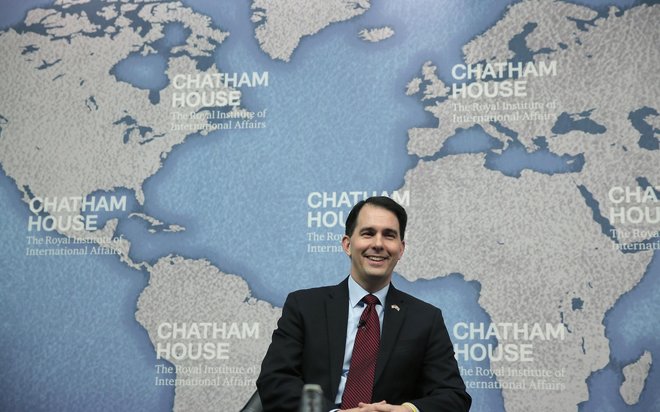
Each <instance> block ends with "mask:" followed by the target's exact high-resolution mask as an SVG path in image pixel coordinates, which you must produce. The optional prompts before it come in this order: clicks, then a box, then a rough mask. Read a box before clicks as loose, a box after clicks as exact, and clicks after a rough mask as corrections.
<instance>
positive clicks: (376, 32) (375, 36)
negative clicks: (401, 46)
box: [359, 26, 394, 43]
mask: <svg viewBox="0 0 660 412" xmlns="http://www.w3.org/2000/svg"><path fill="white" fill-rule="evenodd" d="M359 36H360V38H361V39H362V40H364V41H368V42H370V43H378V42H380V41H383V40H385V39H389V38H390V37H392V36H394V30H392V28H391V27H389V26H384V27H376V28H373V29H362V30H360V33H359Z"/></svg>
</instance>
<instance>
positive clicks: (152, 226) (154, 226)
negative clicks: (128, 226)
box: [128, 213, 186, 233]
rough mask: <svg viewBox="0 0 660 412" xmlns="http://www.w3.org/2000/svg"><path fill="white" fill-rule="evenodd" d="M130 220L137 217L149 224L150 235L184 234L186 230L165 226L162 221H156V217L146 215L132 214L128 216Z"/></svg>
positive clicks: (174, 226) (177, 226)
mask: <svg viewBox="0 0 660 412" xmlns="http://www.w3.org/2000/svg"><path fill="white" fill-rule="evenodd" d="M128 217H129V218H131V217H137V218H139V219H142V220H144V221H145V222H147V223H149V229H147V230H148V231H149V233H157V232H182V231H184V230H186V228H185V227H183V226H180V225H165V223H163V222H162V221H160V220H158V219H156V218H155V217H152V216H149V215H147V214H144V213H131V214H130V215H128Z"/></svg>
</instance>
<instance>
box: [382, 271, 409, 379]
mask: <svg viewBox="0 0 660 412" xmlns="http://www.w3.org/2000/svg"><path fill="white" fill-rule="evenodd" d="M406 309H407V308H406V305H405V301H404V298H403V295H402V294H401V293H400V292H399V291H398V290H397V289H395V288H394V285H392V284H390V290H389V291H388V292H387V297H386V298H385V307H384V308H383V310H384V311H385V315H384V318H383V332H382V334H381V337H380V351H379V353H378V361H377V362H376V374H375V376H374V383H376V382H378V378H379V377H380V375H381V374H382V373H383V371H384V370H385V365H386V364H387V362H388V361H389V359H390V356H391V354H392V350H394V346H395V345H396V341H397V340H398V339H399V331H400V330H401V326H402V325H403V321H404V320H405V318H406Z"/></svg>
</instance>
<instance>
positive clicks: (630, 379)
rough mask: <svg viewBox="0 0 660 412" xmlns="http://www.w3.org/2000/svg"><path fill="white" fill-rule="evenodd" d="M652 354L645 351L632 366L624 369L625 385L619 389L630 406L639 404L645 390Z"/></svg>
mask: <svg viewBox="0 0 660 412" xmlns="http://www.w3.org/2000/svg"><path fill="white" fill-rule="evenodd" d="M651 363H652V356H651V352H649V351H644V353H643V354H642V356H640V358H639V359H637V360H636V361H635V362H633V363H631V364H630V365H626V366H625V367H624V368H623V377H624V380H623V383H622V384H621V388H619V393H620V394H621V397H622V398H623V401H624V402H625V403H626V404H628V405H635V404H636V403H637V402H639V397H640V395H641V394H642V391H643V390H644V385H645V383H646V378H648V376H649V370H650V369H651Z"/></svg>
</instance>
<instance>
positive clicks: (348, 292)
mask: <svg viewBox="0 0 660 412" xmlns="http://www.w3.org/2000/svg"><path fill="white" fill-rule="evenodd" d="M406 223H407V215H406V211H405V210H404V209H403V207H402V206H400V205H399V204H398V203H396V202H395V201H393V200H392V199H390V198H387V197H371V198H369V199H366V200H363V201H361V202H359V203H357V204H356V205H355V206H354V207H353V209H352V210H351V212H350V213H349V215H348V218H347V219H346V233H345V235H344V237H343V238H342V247H343V249H344V251H345V252H346V254H347V255H348V257H349V258H350V261H351V270H350V276H348V277H347V278H346V279H345V280H344V281H342V282H341V283H340V284H338V285H336V286H326V287H321V288H315V289H307V290H300V291H296V292H293V293H291V294H290V295H289V296H288V297H287V299H286V302H285V303H284V308H283V309H282V317H281V318H280V320H279V322H278V324H277V329H276V330H275V331H274V332H273V339H272V342H271V345H270V347H269V348H268V352H267V353H266V356H265V358H264V360H263V363H262V367H261V374H260V376H259V379H258V380H257V387H258V389H259V395H260V396H261V400H262V403H263V406H264V410H265V411H266V412H288V411H291V412H294V411H298V407H299V403H300V398H301V391H302V387H303V385H304V384H307V383H314V384H318V385H320V386H321V388H322V389H323V393H324V395H325V399H324V408H325V409H324V411H339V410H342V411H359V412H376V411H380V412H410V411H421V412H443V411H447V412H449V411H451V412H456V411H467V410H469V408H470V404H471V398H470V396H469V395H468V394H467V392H466V391H465V385H464V383H463V380H462V379H461V376H460V374H459V372H458V366H457V363H456V360H455V358H454V351H453V347H452V343H451V340H450V338H449V334H448V333H447V329H446V327H445V324H444V321H443V318H442V313H441V312H440V310H439V309H437V308H436V307H434V306H432V305H430V304H428V303H425V302H423V301H421V300H419V299H416V298H414V297H412V296H410V295H408V294H406V293H403V292H401V291H399V290H397V289H396V288H395V287H394V286H393V285H392V284H391V280H392V272H393V271H394V267H395V266H396V264H397V262H398V261H399V259H401V257H402V256H403V252H404V250H405V242H404V234H405V230H406Z"/></svg>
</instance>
